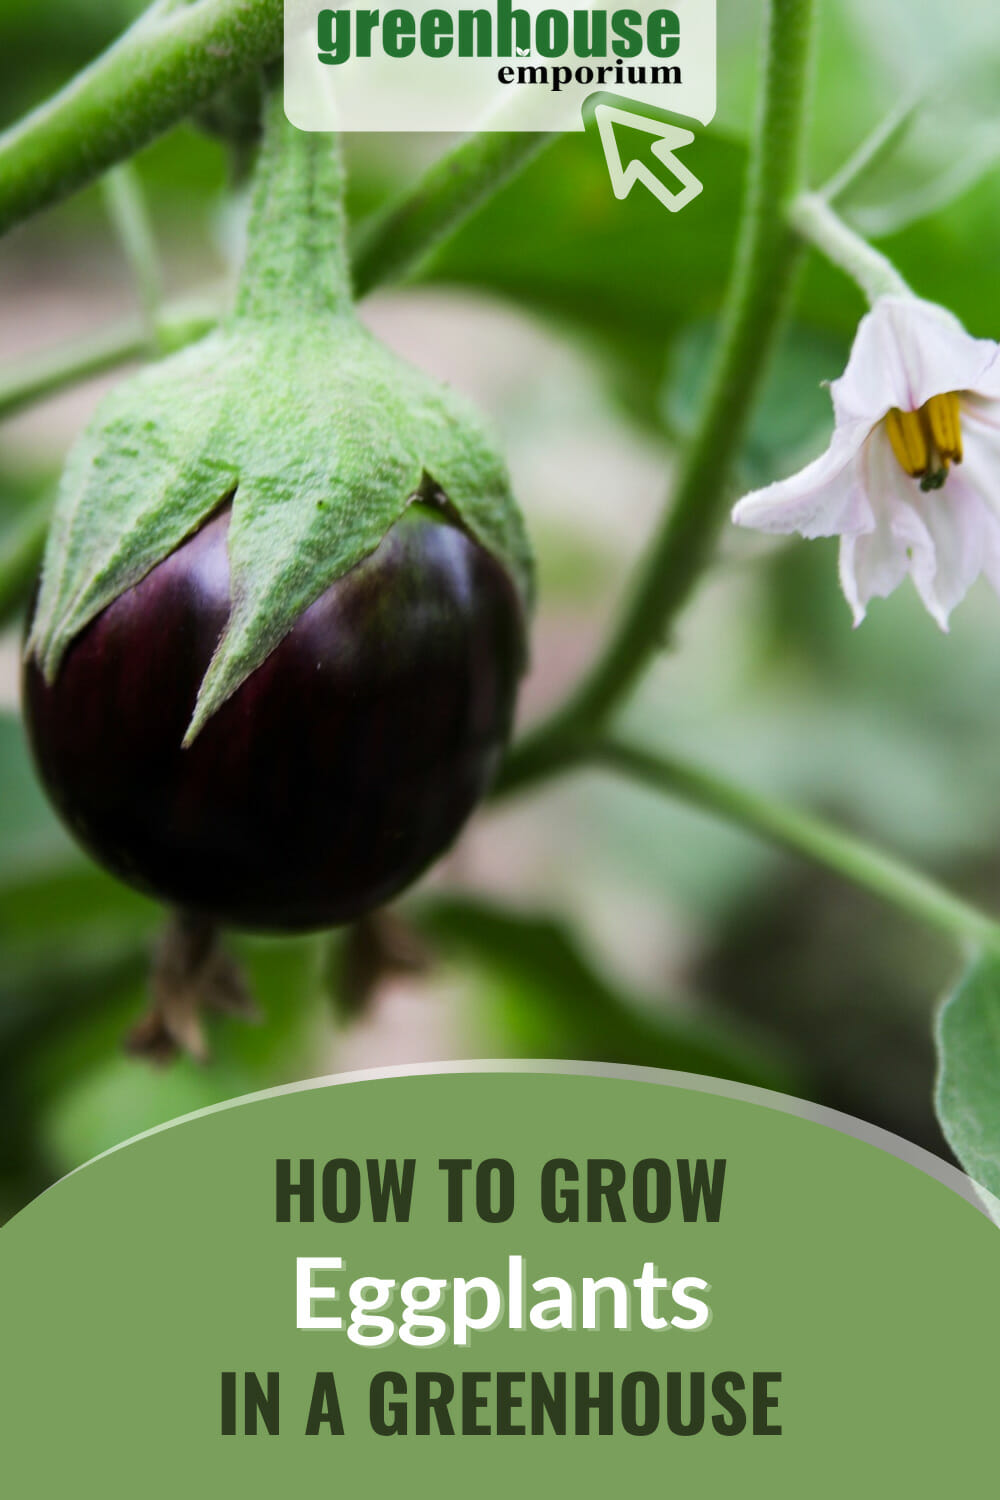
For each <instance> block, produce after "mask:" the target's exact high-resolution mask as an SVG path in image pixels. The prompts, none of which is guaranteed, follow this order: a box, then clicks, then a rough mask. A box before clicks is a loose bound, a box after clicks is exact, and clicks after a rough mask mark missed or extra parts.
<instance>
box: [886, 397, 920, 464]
mask: <svg viewBox="0 0 1000 1500" xmlns="http://www.w3.org/2000/svg"><path fill="white" fill-rule="evenodd" d="M885 427H886V431H887V432H888V434H889V441H890V443H891V444H892V451H893V453H895V455H896V458H897V460H898V462H899V467H900V468H901V469H902V471H903V473H904V474H909V476H910V478H911V479H919V478H920V477H921V476H922V475H923V474H926V473H927V466H928V463H929V462H930V449H929V446H928V443H927V436H926V434H925V432H924V425H923V423H922V422H921V420H920V413H919V412H918V411H900V410H899V409H898V407H895V406H894V407H893V409H892V411H891V412H890V413H889V415H888V416H887V417H886V419H885Z"/></svg>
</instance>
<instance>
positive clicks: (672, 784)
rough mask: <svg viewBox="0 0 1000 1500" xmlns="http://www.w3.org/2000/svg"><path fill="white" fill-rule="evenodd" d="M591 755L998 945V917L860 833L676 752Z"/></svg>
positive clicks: (974, 939) (949, 928) (613, 747)
mask: <svg viewBox="0 0 1000 1500" xmlns="http://www.w3.org/2000/svg"><path fill="white" fill-rule="evenodd" d="M593 759H594V761H595V763H597V764H599V765H604V766H607V767H608V768H609V769H611V770H614V771H617V772H619V773H620V774H621V775H623V776H627V777H629V778H630V779H631V780H633V781H639V782H642V783H643V784H645V785H646V786H648V787H651V788H652V789H653V790H655V791H658V792H665V793H666V794H667V795H668V796H671V797H678V798H680V799H681V800H682V801H683V802H687V803H690V804H692V805H693V806H695V807H700V808H703V809H704V810H705V811H706V812H710V813H715V814H717V815H718V816H720V817H722V818H724V819H725V820H726V821H727V822H729V823H734V824H736V825H737V827H740V828H746V829H748V830H749V831H750V832H751V833H756V834H759V835H760V836H761V837H762V838H764V839H766V840H767V841H768V842H769V843H772V844H775V845H777V846H778V847H779V848H782V849H788V850H791V851H792V853H794V854H799V855H802V856H803V857H804V858H806V859H809V860H812V861H813V863H814V864H818V865H822V866H824V867H825V868H826V869H828V870H833V871H834V872H835V873H836V874H837V875H840V876H842V877H843V878H844V879H845V880H849V881H851V882H852V884H854V885H857V886H860V887H861V888H862V889H863V890H867V891H871V892H872V893H873V894H874V895H876V896H879V897H881V898H882V899H883V900H884V901H888V902H890V903H891V904H892V905H893V906H896V907H899V909H900V910H901V911H905V912H907V913H909V915H910V916H913V917H917V918H918V919H919V920H920V921H921V922H925V923H928V924H929V925H930V926H932V927H938V928H940V929H941V930H942V931H944V932H948V933H950V934H951V935H952V936H953V937H957V938H959V939H960V940H961V941H962V942H964V943H968V944H972V945H976V946H983V947H986V948H989V949H991V950H992V951H993V952H995V953H1000V924H998V923H997V922H995V921H994V920H993V919H992V918H991V917H989V916H988V915H987V914H986V913H985V912H982V911H979V910H978V909H977V908H976V907H974V906H972V905H970V904H969V903H968V902H966V901H963V900H962V899H961V897H959V896H956V895H953V894H952V892H951V891H949V890H947V889H946V888H945V887H944V886H943V885H939V884H938V883H937V881H934V880H931V879H930V878H929V877H928V876H926V875H922V874H920V872H919V871H917V870H913V869H911V868H910V867H909V866H908V865H907V864H905V863H904V862H903V861H902V860H898V859H895V858H893V856H892V855H890V854H885V853H884V852H883V851H882V850H881V849H877V848H874V847H873V846H872V845H871V844H868V843H865V842H864V841H863V840H862V839H858V838H854V837H852V836H851V835H850V834H846V833H841V832H840V830H839V829H836V828H832V827H831V826H830V825H829V824H828V823H825V822H823V820H822V819H821V818H817V817H814V816H812V815H811V814H809V813H805V812H801V811H799V810H798V809H797V808H793V807H788V806H787V805H786V804H784V803H781V802H776V801H773V800H772V799H770V798H768V797H763V796H760V795H759V794H758V793H756V792H750V791H747V790H746V788H744V787H741V786H737V785H735V784H734V783H733V782H731V781H727V780H726V779H725V778H724V777H721V776H718V775H715V774H714V773H713V772H710V771H705V770H702V769H701V767H699V766H694V765H691V764H689V763H688V762H686V761H683V760H679V759H677V758H676V757H674V756H667V755H660V754H659V753H657V754H653V753H651V752H649V751H646V750H641V749H638V748H637V747H635V746H633V745H630V744H627V743H626V742H625V741H623V740H620V739H609V740H606V741H603V742H601V743H599V744H598V745H597V746H596V747H595V749H594V751H593Z"/></svg>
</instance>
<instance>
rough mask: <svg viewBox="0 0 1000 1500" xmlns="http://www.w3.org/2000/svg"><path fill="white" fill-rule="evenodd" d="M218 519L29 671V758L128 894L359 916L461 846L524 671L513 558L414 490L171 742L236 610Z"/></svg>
mask: <svg viewBox="0 0 1000 1500" xmlns="http://www.w3.org/2000/svg"><path fill="white" fill-rule="evenodd" d="M228 528H229V513H228V511H223V512H221V513H219V514H218V515H216V516H215V517H214V518H213V519H212V520H210V521H209V522H208V523H207V524H206V525H204V526H203V527H202V528H201V530H199V531H198V532H196V533H195V534H194V535H193V536H192V537H190V538H189V539H188V540H187V541H186V542H185V543H184V544H183V545H182V546H181V547H179V548H178V549H177V550H176V551H175V552H174V553H172V554H171V555H170V556H169V557H167V558H166V559H165V560H164V561H163V562H161V563H160V564H158V566H156V567H155V568H154V569H153V570H152V572H150V573H149V574H148V575H147V576H146V577H145V578H144V579H143V580H142V581H141V582H140V583H139V584H137V585H136V586H135V587H134V588H131V589H129V590H128V591H127V592H125V593H123V594H122V595H121V596H120V597H119V598H117V599H116V600H115V601H114V602H113V603H112V604H111V605H109V606H108V607H107V608H106V609H105V610H104V611H103V613H102V614H100V615H99V616H98V617H97V618H96V619H95V620H94V621H93V622H92V623H91V624H90V625H89V626H87V628H86V629H85V630H84V631H83V632H82V634H81V635H80V636H79V637H78V638H77V639H76V640H75V641H74V642H73V643H72V645H71V646H70V648H69V650H68V651H67V653H66V656H65V659H64V661H63V663H62V665H61V667H60V669H59V672H58V675H57V677H56V680H55V682H54V683H53V684H52V685H51V686H50V685H48V684H47V683H46V681H45V679H44V677H43V675H42V673H41V671H40V670H39V668H38V666H37V665H36V664H35V663H34V661H32V660H29V661H28V662H27V664H26V666H25V673H24V705H25V716H26V721H27V726H28V733H29V736H30V740H31V744H32V747H33V750H34V754H35V758H36V761H37V764H38V768H39V771H40V773H41V776H42V778H43V780H44V783H45V786H46V788H47V789H48V792H49V795H50V797H51V798H52V801H53V802H54V804H55V806H56V808H57V809H58V811H59V813H60V814H61V816H62V817H63V819H64V820H65V822H66V824H67V826H68V827H69V828H70V830H71V831H72V833H73V834H74V835H75V837H76V838H77V839H78V840H79V842H80V843H81V844H82V845H83V847H84V848H85V849H86V850H88V851H89V852H90V854H92V855H93V856H94V857H95V858H96V859H97V860H98V861H99V862H100V863H101V864H103V865H105V866H106V867H107V869H109V870H110V871H112V872H113V873H114V874H115V875H117V876H119V877H120V878H121V879H122V880H124V881H126V882H128V883H129V884H130V885H133V886H135V887H137V888H138V889H139V890H142V891H145V892H146V893H148V894H149V895H152V896H155V897H157V898H159V899H160V900H161V901H164V902H166V903H168V904H170V905H171V906H175V907H179V908H181V909H183V910H185V911H189V912H194V913H198V914H202V915H204V916H206V917H208V918H211V919H213V920H215V921H218V922H222V923H225V924H227V925H231V926H236V927H243V928H249V929H252V930H260V931H268V930H270V931H304V930H311V929H318V928H323V927H330V926H334V925H337V924H339V923H343V922H347V921H351V920H352V919H354V918H356V917H358V916H360V915H361V914H363V913H364V912H366V911H369V910H371V909H373V908H375V907H378V906H380V905H382V904H383V903H384V902H386V901H388V900H390V899H391V898H392V897H393V896H395V895H396V894H397V893H398V892H400V891H401V890H403V889H404V888H405V887H406V886H407V885H409V884H410V882H411V881H413V880H414V879H415V878H416V877H417V876H418V875H419V874H420V873H421V872H422V871H423V870H424V869H425V868H426V867H427V866H428V865H429V864H430V863H431V862H432V861H433V860H434V859H435V858H436V857H437V856H438V855H440V854H441V853H442V852H443V851H444V850H445V849H447V848H448V847H449V845H450V844H451V843H452V842H453V840H454V839H455V837H456V835H457V834H458V832H459V830H460V829H461V827H462V825H463V824H464V822H465V821H466V819H467V818H468V816H469V814H470V812H471V811H472V809H473V808H474V807H475V805H476V803H477V802H478V801H479V800H480V798H481V797H482V796H483V794H484V792H485V791H486V789H487V788H488V786H489V784H490V780H491V778H492V777H493V775H494V773H495V771H496V769H497V766H498V764H499V761H500V758H501V756H502V753H503V750H504V746H505V744H506V742H507V739H508V736H509V733H510V729H511V723H512V719H513V713H514V704H515V698H516V693H517V685H518V680H519V678H520V676H521V673H522V671H523V669H524V664H525V622H524V616H523V608H522V605H521V602H520V599H519V596H518V593H517V590H516V588H515V586H514V584H513V583H512V581H511V578H510V576H509V574H508V572H507V571H506V570H505V568H504V567H503V566H502V564H501V563H500V562H498V561H497V560H496V559H495V558H494V557H493V556H492V555H491V553H489V552H487V551H486V550H485V549H484V548H483V547H482V546H480V545H479V543H478V542H476V541H475V540H474V539H473V538H472V537H471V536H470V535H469V534H468V533H467V532H465V531H464V530H463V529H461V527H460V526H458V525H456V524H453V522H452V520H451V519H450V518H449V517H448V515H446V514H445V512H444V511H442V510H438V509H436V508H434V507H433V506H431V505H429V504H424V503H414V504H412V505H411V506H410V507H409V508H408V510H407V511H406V512H405V514H404V516H403V518H402V519H401V520H399V521H398V522H397V523H396V525H395V526H393V527H392V529H391V530H390V531H389V532H388V533H387V534H386V536H385V537H384V539H383V541H382V543H381V545H380V546H379V547H378V548H377V550H376V551H375V552H373V553H372V554H371V555H370V556H369V557H367V558H366V559H365V560H364V561H362V562H361V563H359V564H358V565H357V566H356V567H354V568H353V569H352V570H351V571H349V572H348V573H346V574H344V575H343V576H342V577H341V578H339V579H338V580H337V581H336V582H335V583H334V584H333V585H332V586H331V587H329V588H328V589H327V590H326V592H325V593H324V594H323V595H322V596H321V597H320V598H319V599H318V600H317V601H316V602H315V603H314V604H313V605H312V606H311V607H310V608H309V609H307V610H306V611H305V612H304V613H303V614H302V615H301V616H300V618H299V619H298V621H297V622H296V624H295V625H294V627H293V628H292V630H291V632H290V633H289V634H288V635H287V636H286V637H285V638H284V639H283V640H282V641H281V643H280V644H279V645H278V646H277V647H276V648H275V650H274V651H273V652H272V653H271V655H270V656H269V657H268V658H267V659H266V660H265V661H264V663H263V664H262V665H261V666H260V667H258V669H257V670H256V671H255V672H254V673H253V674H252V676H250V677H249V678H248V679H247V680H246V681H245V682H244V683H243V685H242V686H241V687H240V688H239V689H238V690H237V691H236V693H235V694H234V695H233V696H232V697H231V698H230V699H229V700H228V701H227V702H226V703H224V704H223V706H222V707H221V708H220V709H219V710H218V711H217V712H216V713H215V714H214V715H213V716H212V717H211V718H210V719H209V720H208V722H207V723H206V724H205V725H204V727H203V728H202V729H201V731H200V733H199V734H198V736H197V738H196V739H195V740H194V741H193V743H192V744H191V745H190V746H189V747H188V748H186V749H185V748H183V743H182V742H183V740H184V736H185V733H186V731H187V729H188V725H189V723H190V720H191V715H192V712H193V709H194V705H195V700H196V698H197V694H198V689H199V686H200V684H201V682H202V679H203V678H204V676H205V673H206V671H207V669H208V665H209V662H210V660H211V658H212V654H213V652H214V651H215V648H216V646H217V644H218V642H219V639H220V636H221V634H222V632H223V629H224V627H225V624H226V621H227V619H228V616H229V612H230V586H229V559H228V553H227V547H226V538H227V532H228Z"/></svg>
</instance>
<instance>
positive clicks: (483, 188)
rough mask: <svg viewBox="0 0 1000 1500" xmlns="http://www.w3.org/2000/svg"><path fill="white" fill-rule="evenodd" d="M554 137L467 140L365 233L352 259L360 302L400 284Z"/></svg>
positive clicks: (519, 134) (526, 134)
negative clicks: (385, 286)
mask: <svg viewBox="0 0 1000 1500" xmlns="http://www.w3.org/2000/svg"><path fill="white" fill-rule="evenodd" d="M554 140H556V136H554V135H547V134H543V133H538V132H536V133H532V132H530V131H506V132H504V131H491V132H483V133H480V134H479V135H471V136H469V137H468V139H466V140H464V141H461V142H460V143H459V144H458V145H457V146H456V147H455V148H454V149H453V150H452V151H449V152H447V153H446V155H444V156H442V157H441V159H440V161H437V162H435V163H434V165H433V166H432V167H431V168H430V169H429V170H428V172H427V173H426V175H425V176H424V178H423V180H422V181H421V183H420V189H419V191H418V192H415V193H414V192H408V193H404V194H403V196H402V197H401V198H400V199H399V200H398V201H397V202H395V203H391V204H390V205H389V206H388V208H387V209H386V210H385V211H384V212H383V213H380V214H379V215H378V216H377V217H376V218H375V219H374V220H373V222H372V223H371V224H368V225H366V226H365V227H364V229H363V231H362V233H361V236H360V238H359V243H358V246H357V249H356V253H355V257H354V283H355V287H356V288H357V292H358V296H359V297H360V296H364V294H365V293H366V292H367V291H370V290H371V288H372V287H373V286H377V285H379V284H383V283H385V282H391V281H398V280H399V279H400V278H401V277H402V276H404V275H405V274H406V273H407V272H408V271H411V270H413V269H415V268H418V267H419V264H420V262H421V261H422V260H423V259H424V257H425V256H427V255H428V254H429V253H430V251H431V250H432V249H433V248H434V247H435V246H436V245H437V244H438V243H439V242H440V241H441V240H443V239H445V238H446V237H447V236H448V235H449V234H450V233H451V232H452V230H454V229H455V228H456V227H457V226H458V225H459V224H460V223H461V222H462V221H463V220H464V219H467V218H468V217H469V215H470V214H472V213H474V212H475V210H476V209H477V208H478V207H479V206H480V204H481V203H483V202H485V201H486V200H487V199H488V198H489V197H490V195H491V194H492V193H495V192H496V191H497V190H498V189H499V188H500V187H502V186H503V184H504V183H505V182H507V181H508V179H509V178H511V177H513V176H514V175H515V174H516V173H517V172H519V171H520V170H521V168H522V167H524V166H526V165H527V164H528V162H529V161H531V160H532V158H533V157H535V156H537V155H538V153H539V152H540V151H541V150H542V149H543V148H544V147H545V146H547V145H549V144H550V143H551V142H552V141H554Z"/></svg>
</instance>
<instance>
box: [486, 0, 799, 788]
mask: <svg viewBox="0 0 1000 1500" xmlns="http://www.w3.org/2000/svg"><path fill="white" fill-rule="evenodd" d="M813 9H814V0H771V3H770V6H769V10H768V27H767V37H768V40H767V66H766V72H765V82H764V96H763V102H762V109H761V114H760V121H759V125H758V131H757V138H756V143H755V147H754V152H753V159H752V168H751V176H750V181H749V183H748V187H747V202H746V207H745V212H744V221H743V233H742V239H741V242H740V246H739V250H738V255H737V262H736V267H735V271H734V275H733V280H732V284H731V286H730V289H729V292H728V295H727V300H726V308H725V314H724V319H723V330H722V335H721V339H720V345H719V351H718V355H717V357H716V361H715V365H714V368H713V372H712V376H711V379H710V383H709V390H708V395H707V397H706V400H705V405H704V407H703V410H702V414H701V418H700V421H699V424H698V428H697V432H696V433H695V436H694V440H693V442H692V445H691V448H690V450H689V453H688V456H687V460H686V462H685V465H684V468H683V470H682V472H681V476H680V480H679V483H678V487H677V492H676V495H675V498H674V502H673V505H672V506H671V507H670V509H669V510H668V511H667V513H666V514H665V516H664V519H663V522H662V524H661V526H660V529H659V532H658V533H657V535H656V536H655V537H654V539H653V542H652V544H651V546H650V547H649V549H648V550H647V552H646V553H645V554H644V556H643V558H642V561H641V562H640V564H639V569H638V573H637V576H636V578H635V582H634V584H633V587H632V590H631V593H630V594H629V596H628V598H627V600H626V603H625V606H624V609H623V611H622V614H621V617H620V619H619V620H618V622H617V623H616V625H615V626H614V628H613V630H612V632H611V636H610V638H609V640H608V642H607V644H606V646H605V648H604V650H603V651H602V653H601V654H600V656H599V657H598V659H597V661H596V663H595V665H594V666H593V667H592V669H591V670H590V672H589V673H587V675H586V676H585V677H584V680H583V682H582V683H581V684H580V686H579V687H578V689H577V690H576V692H575V693H574V694H573V695H572V697H571V698H570V700H569V702H568V703H567V704H566V705H565V707H564V708H562V709H561V710H560V711H559V712H558V713H557V714H556V715H555V716H554V718H553V719H551V720H550V721H549V722H548V723H547V724H544V725H543V726H542V727H541V728H540V729H538V730H537V731H536V732H535V733H534V734H532V735H530V736H529V737H528V738H527V739H526V741H525V742H524V744H523V745H522V746H520V747H519V748H518V749H516V750H515V751H514V753H513V755H512V756H511V757H510V759H509V761H508V763H507V766H506V768H505V771H504V773H503V776H502V779H501V788H500V789H501V790H510V789H513V788H515V787H517V786H520V785H522V784H524V783H525V782H528V781H532V780H535V779H537V778H538V777H540V776H546V775H549V774H551V772H553V771H554V770H556V769H557V768H558V767H559V766H560V765H561V764H562V763H563V762H564V760H565V758H566V754H567V752H572V750H573V748H574V747H575V746H578V745H579V743H580V741H581V740H582V739H585V738H586V737H587V736H588V735H589V734H591V733H593V732H594V731H596V730H597V729H598V728H599V727H600V726H601V725H602V724H603V723H605V722H606V721H607V719H608V718H609V716H610V715H611V713H612V711H613V710H614V709H616V708H617V707H618V706H619V705H620V704H621V703H622V701H623V700H624V699H625V698H627V697H628V695H629V694H630V693H631V691H632V689H633V688H634V687H635V685H636V683H637V681H638V679H639V677H640V675H641V674H642V672H643V671H644V669H645V667H646V666H647V664H648V662H649V660H650V658H651V657H652V656H653V655H655V654H656V652H658V651H659V650H660V649H661V647H662V646H663V643H664V641H665V640H666V639H667V637H668V634H669V631H670V627H671V625H672V623H673V621H674V618H675V617H676V615H677V613H678V611H679V610H680V609H681V608H682V606H683V605H684V604H685V602H686V601H687V598H688V596H689V594H690V593H691V590H692V588H693V587H694V584H695V582H696V581H697V579H698V577H699V575H700V574H701V572H702V569H703V568H704V567H705V565H706V563H707V562H708V560H709V559H710V557H711V555H712V551H713V548H714V547H715V544H716V540H717V537H718V535H719V532H720V531H721V529H722V526H723V524H724V522H725V519H726V516H727V514H728V496H727V494H726V481H727V478H728V476H729V472H730V469H731V467H732V463H733V460H734V458H735V457H736V454H737V452H738V450H739V446H740V443H741V441H742V439H743V434H744V432H745V429H746V424H747V421H748V418H749V415H750V412H751V410H752V407H753V403H754V400H755V397H756V395H757V393H758V391H759V389H760V385H761V381H762V379H763V376H764V373H765V370H766V367H767V361H768V357H769V355H770V353H771V350H772V348H773V346H774V343H775V339H776V336H777V332H778V329H779V327H780V324H781V320H782V317H783V314H784V312H785V309H786V307H787V304H788V300H789V295H790V292H791V285H792V278H793V273H794V271H795V268H796V262H797V260H798V256H799V244H798V240H797V236H796V235H795V233H794V231H793V230H792V228H791V226H790V225H789V223H788V217H787V216H788V209H789V206H790V204H791V203H792V201H793V200H794V198H795V197H796V195H797V194H798V192H799V190H800V188H801V183H802V172H803V155H804V139H805V127H806V114H807V108H806V105H807V95H808V80H809V74H810V66H809V64H810V54H811V36H812V29H813V28H812V22H813ZM664 232H667V231H666V226H665V229H664Z"/></svg>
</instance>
